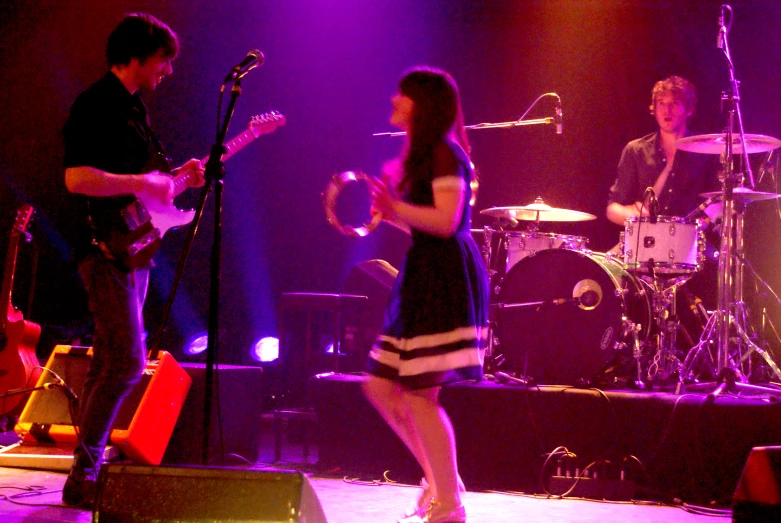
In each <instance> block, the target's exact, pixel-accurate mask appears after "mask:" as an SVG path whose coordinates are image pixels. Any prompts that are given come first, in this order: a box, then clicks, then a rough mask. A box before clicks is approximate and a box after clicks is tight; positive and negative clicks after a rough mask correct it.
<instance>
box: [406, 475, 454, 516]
mask: <svg viewBox="0 0 781 523" xmlns="http://www.w3.org/2000/svg"><path fill="white" fill-rule="evenodd" d="M420 486H421V488H422V490H421V491H420V494H419V495H418V499H417V500H416V501H415V504H414V505H412V506H411V507H409V508H408V509H407V511H406V512H404V515H403V516H402V517H401V518H400V519H399V520H398V522H397V523H422V522H423V521H424V520H425V518H426V512H427V511H428V509H429V507H430V505H431V502H432V501H434V496H433V492H431V487H430V486H429V484H428V482H427V481H426V478H423V479H421V480H420ZM458 491H459V492H466V486H464V482H463V480H462V479H461V476H460V475H459V476H458Z"/></svg>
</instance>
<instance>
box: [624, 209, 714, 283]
mask: <svg viewBox="0 0 781 523" xmlns="http://www.w3.org/2000/svg"><path fill="white" fill-rule="evenodd" d="M704 247H705V240H704V237H703V233H702V231H701V230H700V228H699V225H698V223H697V222H696V221H689V220H686V219H685V218H678V217H675V216H658V217H657V218H656V223H651V218H650V217H649V216H632V217H630V218H627V219H626V221H625V222H624V238H623V257H624V266H625V267H626V269H627V270H630V271H637V272H640V273H648V272H650V271H649V267H650V266H651V263H652V262H653V267H654V271H656V272H659V273H662V274H689V273H693V272H697V271H698V270H699V269H700V265H701V264H702V262H703V250H704Z"/></svg>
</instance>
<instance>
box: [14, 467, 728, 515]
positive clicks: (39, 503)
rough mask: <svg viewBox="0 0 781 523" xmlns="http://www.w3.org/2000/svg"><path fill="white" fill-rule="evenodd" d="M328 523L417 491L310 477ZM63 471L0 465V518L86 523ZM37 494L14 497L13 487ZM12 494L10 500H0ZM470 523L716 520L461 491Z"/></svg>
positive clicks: (641, 507) (388, 511) (672, 511)
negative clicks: (64, 500)
mask: <svg viewBox="0 0 781 523" xmlns="http://www.w3.org/2000/svg"><path fill="white" fill-rule="evenodd" d="M309 479H310V482H311V484H312V486H313V487H314V490H315V493H316V494H317V497H318V499H319V500H320V503H321V504H322V505H323V509H324V511H325V515H326V517H327V518H328V522H329V523H369V522H371V523H382V522H387V523H391V522H394V521H396V515H398V514H399V513H400V512H401V511H403V509H404V508H405V507H406V506H407V505H408V504H409V503H410V502H411V501H412V500H413V499H414V498H415V496H416V494H417V490H416V489H415V488H411V487H408V486H402V485H388V484H384V485H379V484H355V483H352V484H351V483H347V482H346V481H344V480H342V479H338V478H323V477H318V476H310V478H309ZM64 482H65V474H64V473H52V472H44V471H34V470H26V469H12V468H3V467H0V494H2V495H3V499H2V501H0V519H2V521H3V522H7V523H16V522H25V523H54V522H73V523H87V522H89V521H90V520H91V513H90V512H89V511H87V510H78V509H72V508H68V507H64V506H61V505H59V502H60V490H61V489H62V485H63V483H64ZM33 486H34V487H35V488H36V489H37V493H36V494H35V495H29V496H25V497H21V496H19V494H20V492H22V491H20V490H19V489H24V488H29V487H33ZM5 496H13V497H14V499H13V502H11V501H10V500H8V499H7V498H5ZM464 502H465V505H466V507H467V510H468V515H469V519H468V521H469V522H470V523H511V522H512V523H517V522H519V521H524V522H527V523H535V522H539V523H543V522H544V523H549V522H551V521H555V522H558V523H586V522H588V523H594V522H606V521H627V522H630V521H631V522H632V523H708V522H711V521H725V520H726V517H728V516H729V512H727V513H725V514H724V515H722V516H720V517H719V516H706V515H698V514H694V513H692V512H689V511H688V510H687V507H683V506H682V507H671V506H659V505H648V504H636V503H623V504H619V503H608V502H596V501H585V500H577V499H542V498H536V497H528V496H514V495H510V494H504V493H487V492H467V493H466V495H465V496H464Z"/></svg>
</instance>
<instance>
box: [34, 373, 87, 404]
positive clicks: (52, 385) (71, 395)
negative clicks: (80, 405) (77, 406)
mask: <svg viewBox="0 0 781 523" xmlns="http://www.w3.org/2000/svg"><path fill="white" fill-rule="evenodd" d="M43 388H44V389H46V390H52V389H62V392H63V393H64V394H65V396H66V397H67V398H68V400H70V401H71V402H73V403H77V402H78V401H79V397H78V396H76V393H75V392H73V389H71V388H70V387H69V386H68V384H67V383H65V382H64V381H63V380H62V379H60V378H56V380H55V381H51V382H49V383H46V384H44V386H43Z"/></svg>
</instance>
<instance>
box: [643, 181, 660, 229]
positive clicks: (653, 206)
mask: <svg viewBox="0 0 781 523" xmlns="http://www.w3.org/2000/svg"><path fill="white" fill-rule="evenodd" d="M645 192H646V193H649V195H648V223H656V221H657V217H658V216H659V200H657V199H656V193H655V192H654V188H653V187H649V188H648V189H646V190H645Z"/></svg>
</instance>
